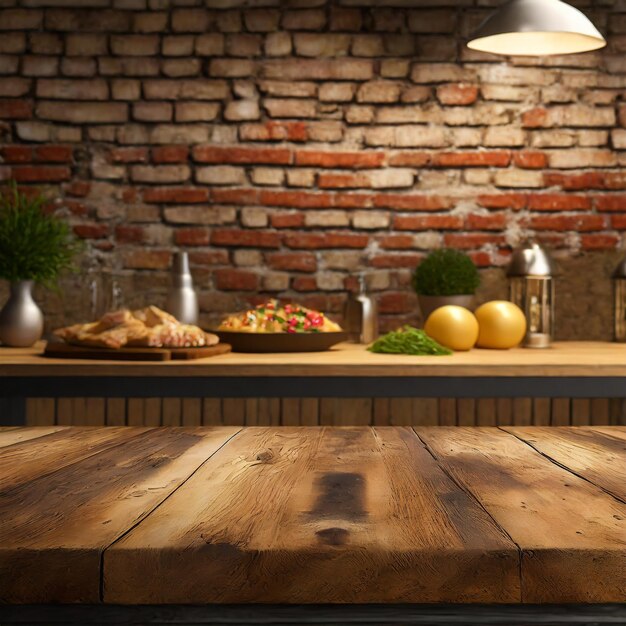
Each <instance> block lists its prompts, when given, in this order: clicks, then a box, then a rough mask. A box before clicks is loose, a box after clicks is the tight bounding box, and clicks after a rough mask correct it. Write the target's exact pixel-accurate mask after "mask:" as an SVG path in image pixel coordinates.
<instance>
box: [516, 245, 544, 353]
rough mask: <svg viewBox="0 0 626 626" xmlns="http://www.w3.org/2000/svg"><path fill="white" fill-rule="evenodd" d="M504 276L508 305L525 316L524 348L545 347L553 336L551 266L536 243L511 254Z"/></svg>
mask: <svg viewBox="0 0 626 626" xmlns="http://www.w3.org/2000/svg"><path fill="white" fill-rule="evenodd" d="M508 276H509V279H510V297H511V302H514V303H515V304H517V306H519V307H520V308H521V309H522V311H524V314H525V315H526V323H527V329H526V337H525V338H524V346H525V347H527V348H548V347H549V346H550V343H551V341H552V336H553V334H554V266H553V264H552V260H551V259H550V257H549V256H548V254H547V252H546V251H545V250H544V249H543V248H542V247H541V246H540V245H539V244H536V243H532V244H530V245H528V246H525V247H523V248H518V249H517V250H515V251H514V252H513V256H512V258H511V264H510V265H509V271H508Z"/></svg>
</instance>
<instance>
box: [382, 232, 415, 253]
mask: <svg viewBox="0 0 626 626" xmlns="http://www.w3.org/2000/svg"><path fill="white" fill-rule="evenodd" d="M378 245H379V246H380V247H381V248H382V249H383V250H408V249H410V248H413V247H414V241H413V237H412V236H411V235H387V236H386V237H381V238H380V239H379V240H378Z"/></svg>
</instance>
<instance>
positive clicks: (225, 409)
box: [222, 398, 246, 426]
mask: <svg viewBox="0 0 626 626" xmlns="http://www.w3.org/2000/svg"><path fill="white" fill-rule="evenodd" d="M222 420H223V423H224V424H226V425H230V426H241V425H243V424H245V423H246V400H245V398H222Z"/></svg>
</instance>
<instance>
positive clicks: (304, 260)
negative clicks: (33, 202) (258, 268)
mask: <svg viewBox="0 0 626 626" xmlns="http://www.w3.org/2000/svg"><path fill="white" fill-rule="evenodd" d="M267 264H268V265H269V267H271V268H272V269H275V270H293V271H297V272H315V271H316V270H317V260H316V258H315V256H314V255H313V254H295V253H294V254H290V253H284V252H277V253H275V254H270V255H269V256H268V257H267Z"/></svg>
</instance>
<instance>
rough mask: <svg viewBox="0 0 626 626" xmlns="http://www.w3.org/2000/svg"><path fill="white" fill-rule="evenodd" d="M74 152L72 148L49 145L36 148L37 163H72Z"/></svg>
mask: <svg viewBox="0 0 626 626" xmlns="http://www.w3.org/2000/svg"><path fill="white" fill-rule="evenodd" d="M73 158H74V150H73V148H72V147H71V146H57V145H47V146H38V147H37V148H35V161H37V162H38V163H71V162H72V160H73Z"/></svg>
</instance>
